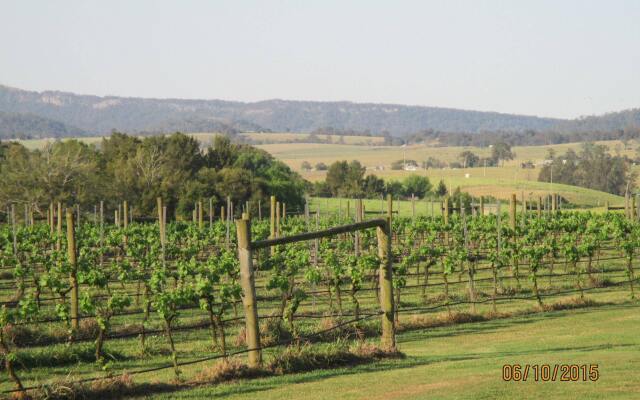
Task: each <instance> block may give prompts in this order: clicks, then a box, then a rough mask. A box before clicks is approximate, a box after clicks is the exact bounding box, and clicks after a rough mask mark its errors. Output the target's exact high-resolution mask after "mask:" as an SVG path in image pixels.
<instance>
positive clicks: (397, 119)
mask: <svg viewBox="0 0 640 400" xmlns="http://www.w3.org/2000/svg"><path fill="white" fill-rule="evenodd" d="M0 111H2V112H5V113H12V114H15V113H18V114H20V115H25V114H30V115H35V116H38V117H41V118H44V119H47V120H51V121H59V123H61V124H63V125H64V126H65V127H67V128H66V129H67V130H68V131H74V129H77V130H80V131H81V132H82V133H86V134H92V135H97V134H107V133H109V132H111V131H112V130H114V129H115V130H119V131H124V132H129V133H160V132H172V131H185V132H194V131H222V132H237V131H269V130H271V131H278V132H286V131H292V132H311V131H313V130H316V129H322V128H327V127H331V128H334V129H337V130H356V131H370V132H372V133H373V134H380V133H383V132H385V131H387V132H389V133H391V134H392V135H395V136H405V135H408V134H411V133H415V132H418V131H421V130H426V129H432V130H435V131H440V132H467V133H478V132H497V131H502V132H504V131H507V132H524V131H559V130H563V131H564V130H577V129H580V130H583V129H584V130H589V129H593V127H598V129H599V127H607V129H617V128H624V127H625V124H629V123H633V124H637V125H640V124H639V123H638V121H639V119H640V110H630V111H624V112H622V113H616V114H608V115H605V116H602V117H589V118H582V119H579V120H562V119H554V118H539V117H533V116H523V115H513V114H501V113H495V112H480V111H466V110H458V109H449V108H437V107H420V106H406V105H394V104H372V103H351V102H316V101H287V100H266V101H260V102H254V103H243V102H232V101H223V100H181V99H144V98H129V97H112V96H108V97H98V96H88V95H76V94H73V93H66V92H58V91H45V92H33V91H25V90H20V89H15V88H11V87H8V86H2V85H0ZM71 127H77V128H71ZM3 129H5V127H4V125H2V124H0V131H2V130H3ZM62 130H64V129H63V128H62V127H61V128H59V129H57V130H56V132H61V131H62ZM33 132H37V130H35V131H33ZM62 134H63V135H66V134H64V133H62Z"/></svg>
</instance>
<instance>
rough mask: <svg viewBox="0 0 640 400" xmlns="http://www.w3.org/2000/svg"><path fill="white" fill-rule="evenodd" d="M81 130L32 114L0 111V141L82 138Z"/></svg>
mask: <svg viewBox="0 0 640 400" xmlns="http://www.w3.org/2000/svg"><path fill="white" fill-rule="evenodd" d="M84 134H85V132H84V131H83V130H82V129H78V128H76V127H73V126H70V125H66V124H64V123H62V122H59V121H55V120H52V119H49V118H43V117H40V116H37V115H34V114H21V113H14V112H3V111H0V139H37V138H44V137H49V138H50V137H56V138H57V137H67V136H82V135H84Z"/></svg>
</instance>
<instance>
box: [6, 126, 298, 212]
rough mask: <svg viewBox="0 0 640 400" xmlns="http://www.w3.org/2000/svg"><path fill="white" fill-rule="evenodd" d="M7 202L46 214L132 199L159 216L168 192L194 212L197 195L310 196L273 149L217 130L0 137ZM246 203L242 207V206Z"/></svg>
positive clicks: (177, 205)
mask: <svg viewBox="0 0 640 400" xmlns="http://www.w3.org/2000/svg"><path fill="white" fill-rule="evenodd" d="M0 187H2V190H1V191H0V207H1V210H3V211H4V210H6V207H7V206H8V205H9V204H26V205H28V206H29V207H31V208H32V209H33V210H35V211H36V212H42V210H43V209H46V207H47V206H48V204H49V203H50V202H62V203H63V204H68V205H70V204H80V205H83V206H85V207H88V206H91V208H90V209H91V210H93V205H95V204H98V203H99V202H100V201H101V200H102V201H105V204H106V205H107V206H110V207H114V206H115V207H117V204H118V203H119V202H122V201H124V200H127V201H128V203H129V204H130V205H131V206H132V207H133V208H134V210H135V213H136V214H137V215H144V216H152V215H154V210H155V207H156V198H157V197H162V198H163V200H164V202H165V203H166V205H167V209H168V212H169V213H170V215H175V216H176V217H188V216H190V215H191V211H192V209H193V207H194V203H195V202H197V201H205V202H206V203H205V204H208V199H212V200H213V204H214V205H215V206H216V207H217V209H219V208H218V207H219V206H222V205H225V204H226V198H227V196H229V197H230V198H231V199H232V201H233V202H234V203H235V204H244V203H245V202H246V201H250V202H251V204H253V207H255V206H256V205H257V203H258V201H259V200H261V201H262V204H263V205H264V206H266V205H267V204H268V198H269V196H271V195H275V196H277V197H278V199H280V200H281V201H282V202H285V203H287V205H288V206H290V207H291V209H293V208H299V207H301V206H302V205H303V202H304V192H305V181H304V180H303V179H302V178H301V177H300V176H299V175H298V174H297V173H295V172H293V171H291V169H290V168H289V167H288V166H286V165H285V164H284V163H282V162H280V161H277V160H276V159H274V158H273V156H271V155H270V154H268V153H267V152H265V151H263V150H259V149H256V148H253V147H251V146H248V145H244V144H236V143H232V142H231V140H230V139H229V138H228V137H226V136H217V137H216V138H215V139H214V142H213V144H212V145H211V146H209V147H207V148H205V149H202V148H201V147H200V143H199V142H198V141H197V140H196V139H194V138H192V137H189V136H187V135H184V134H181V133H175V134H173V135H169V136H150V137H145V138H140V137H134V136H130V135H127V134H123V133H118V132H115V133H113V134H112V135H111V136H110V137H109V138H104V139H103V140H102V142H101V143H100V144H99V145H98V146H94V145H87V144H85V143H83V142H80V141H78V140H65V141H54V142H51V143H48V144H47V145H46V146H45V147H44V148H43V149H39V150H29V149H27V148H26V147H24V146H23V145H21V144H19V143H17V142H0ZM237 209H239V207H238V208H237Z"/></svg>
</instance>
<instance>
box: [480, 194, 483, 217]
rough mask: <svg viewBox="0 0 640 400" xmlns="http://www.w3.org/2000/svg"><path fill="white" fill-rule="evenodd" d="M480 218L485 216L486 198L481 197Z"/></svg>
mask: <svg viewBox="0 0 640 400" xmlns="http://www.w3.org/2000/svg"><path fill="white" fill-rule="evenodd" d="M480 216H484V196H480Z"/></svg>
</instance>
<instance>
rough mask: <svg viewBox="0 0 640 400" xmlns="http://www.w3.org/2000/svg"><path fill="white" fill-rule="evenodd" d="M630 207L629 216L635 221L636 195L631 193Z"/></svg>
mask: <svg viewBox="0 0 640 400" xmlns="http://www.w3.org/2000/svg"><path fill="white" fill-rule="evenodd" d="M630 196H631V209H630V210H629V215H630V216H631V220H632V221H635V219H636V197H635V196H634V195H633V194H631V195H630Z"/></svg>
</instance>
